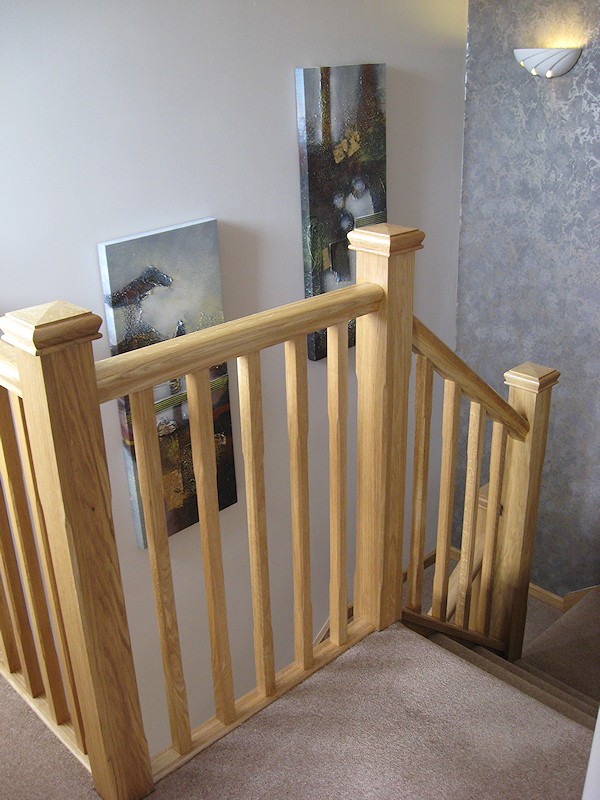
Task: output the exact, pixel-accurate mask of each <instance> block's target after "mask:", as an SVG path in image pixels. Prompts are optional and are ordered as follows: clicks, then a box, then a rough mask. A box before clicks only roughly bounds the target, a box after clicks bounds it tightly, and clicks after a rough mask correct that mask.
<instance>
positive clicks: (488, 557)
mask: <svg viewBox="0 0 600 800" xmlns="http://www.w3.org/2000/svg"><path fill="white" fill-rule="evenodd" d="M506 440H507V433H506V428H505V427H504V425H503V424H502V423H501V422H494V424H493V427H492V449H491V453H490V483H489V488H488V501H487V511H486V522H485V541H484V546H483V557H482V561H481V586H480V593H479V603H478V606H477V619H476V630H477V631H478V632H479V633H482V634H484V635H486V636H487V635H488V633H489V630H490V612H491V605H492V592H493V588H494V584H493V581H494V569H495V563H496V545H497V541H498V525H499V522H500V511H501V508H502V505H501V494H502V481H503V478H504V462H505V457H506Z"/></svg>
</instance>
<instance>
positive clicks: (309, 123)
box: [296, 64, 387, 361]
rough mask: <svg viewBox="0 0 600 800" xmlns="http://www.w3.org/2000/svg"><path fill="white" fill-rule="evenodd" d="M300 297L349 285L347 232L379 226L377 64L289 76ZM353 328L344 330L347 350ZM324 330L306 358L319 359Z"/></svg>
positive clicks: (381, 162) (381, 133) (380, 96)
mask: <svg viewBox="0 0 600 800" xmlns="http://www.w3.org/2000/svg"><path fill="white" fill-rule="evenodd" d="M296 111H297V122H298V145H299V153H300V194H301V206H302V245H303V256H304V285H305V296H306V297H313V296H314V295H318V294H323V293H324V292H328V291H331V290H333V289H337V288H340V287H343V286H348V285H349V284H350V283H352V282H354V280H355V273H354V254H353V253H351V252H350V251H349V250H348V240H347V238H346V237H347V234H348V232H349V231H351V230H352V229H353V228H355V227H361V226H363V225H373V224H375V223H376V222H386V221H387V214H386V136H385V64H358V65H353V66H345V67H311V68H307V69H302V68H299V69H297V70H296ZM355 330H356V326H355V323H354V322H351V323H350V326H349V344H350V345H353V344H354V339H355ZM326 336H327V334H326V331H324V330H323V331H317V332H315V333H314V334H311V335H310V336H309V340H308V354H309V358H311V359H313V360H315V361H316V360H318V359H320V358H323V357H324V356H325V355H326V354H327V338H326Z"/></svg>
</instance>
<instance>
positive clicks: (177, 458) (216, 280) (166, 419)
mask: <svg viewBox="0 0 600 800" xmlns="http://www.w3.org/2000/svg"><path fill="white" fill-rule="evenodd" d="M98 252H99V259H100V270H101V275H102V284H103V289H104V300H105V307H106V321H107V328H108V336H109V341H110V346H111V352H112V354H113V355H116V354H119V353H125V352H128V351H130V350H135V349H137V348H139V347H146V346H147V345H151V344H154V343H155V342H162V341H165V340H166V339H170V338H173V337H175V336H183V335H185V334H186V333H191V332H192V331H198V330H201V329H202V328H207V327H210V326H211V325H216V324H218V323H220V322H222V321H223V304H222V299H221V273H220V264H219V245H218V238H217V222H216V220H215V219H203V220H198V221H195V222H190V223H186V224H183V225H176V226H174V227H171V228H163V229H161V230H156V231H151V232H149V233H142V234H138V235H137V236H131V237H127V238H125V239H115V240H113V241H109V242H103V243H102V244H100V245H98ZM211 390H212V407H213V420H214V440H215V450H216V455H217V483H218V492H219V506H220V508H226V507H227V506H230V505H232V504H233V503H235V502H236V501H237V492H236V482H235V469H234V461H233V442H232V436H231V415H230V408H229V384H228V375H227V365H226V364H219V365H216V366H215V367H213V368H212V369H211ZM154 406H155V410H156V430H157V436H158V440H159V444H160V453H161V462H162V477H163V486H164V497H165V512H166V517H167V528H168V531H169V534H173V533H176V532H177V531H180V530H182V529H184V528H187V527H189V526H190V525H192V524H193V523H195V522H197V521H198V506H197V501H196V486H195V480H194V470H193V464H192V447H191V442H190V425H189V418H188V407H187V394H186V387H185V378H183V377H181V376H173V378H172V379H171V380H169V381H168V382H166V383H163V384H161V385H160V386H156V387H155V388H154ZM119 414H120V418H121V430H122V434H123V444H124V453H125V462H126V467H127V475H128V480H129V489H130V494H131V499H132V506H133V512H134V517H135V522H136V535H137V539H138V543H139V544H140V546H141V547H146V535H145V530H144V521H143V515H142V512H141V500H140V495H139V484H138V474H137V468H136V460H135V442H134V440H133V432H132V427H131V414H130V409H129V402H128V399H127V398H121V399H120V400H119Z"/></svg>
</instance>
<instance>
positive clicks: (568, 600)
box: [548, 585, 600, 612]
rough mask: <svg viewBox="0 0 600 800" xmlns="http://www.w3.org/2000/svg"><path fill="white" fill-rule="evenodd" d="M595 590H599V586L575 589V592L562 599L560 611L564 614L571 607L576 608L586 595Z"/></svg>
mask: <svg viewBox="0 0 600 800" xmlns="http://www.w3.org/2000/svg"><path fill="white" fill-rule="evenodd" d="M597 589H600V586H597V585H596V586H588V587H587V588H585V589H577V591H575V592H569V594H566V595H565V596H564V597H563V598H562V611H563V612H565V611H568V610H569V609H570V608H573V606H576V605H577V603H579V602H580V601H581V600H583V598H584V597H585V596H586V595H588V594H589V593H590V592H594V591H596V590H597ZM548 594H550V593H548ZM554 596H556V595H554Z"/></svg>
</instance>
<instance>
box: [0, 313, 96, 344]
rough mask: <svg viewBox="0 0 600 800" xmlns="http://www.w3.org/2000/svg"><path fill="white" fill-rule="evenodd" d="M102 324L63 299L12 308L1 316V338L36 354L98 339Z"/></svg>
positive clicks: (92, 315)
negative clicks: (12, 309)
mask: <svg viewBox="0 0 600 800" xmlns="http://www.w3.org/2000/svg"><path fill="white" fill-rule="evenodd" d="M101 324H102V318H101V317H99V316H98V315H97V314H93V313H92V312H91V311H88V310H87V309H85V308H80V307H79V306H75V305H73V304H72V303H67V302H65V301H62V300H57V301H55V302H52V303H44V304H43V305H40V306H32V307H31V308H24V309H22V310H21V311H11V312H9V313H8V314H6V316H4V317H2V318H1V319H0V328H1V329H2V330H3V331H4V335H3V336H2V339H4V341H5V342H8V343H9V344H11V345H13V346H14V347H17V348H18V349H19V350H24V351H25V352H27V353H31V354H32V355H36V356H38V355H42V354H44V355H45V354H46V353H50V352H53V351H55V350H62V349H64V348H66V347H71V346H73V345H76V344H83V343H84V342H91V341H92V340H93V339H99V338H100V337H101V334H100V333H99V332H98V331H99V329H100V325H101Z"/></svg>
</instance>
